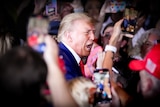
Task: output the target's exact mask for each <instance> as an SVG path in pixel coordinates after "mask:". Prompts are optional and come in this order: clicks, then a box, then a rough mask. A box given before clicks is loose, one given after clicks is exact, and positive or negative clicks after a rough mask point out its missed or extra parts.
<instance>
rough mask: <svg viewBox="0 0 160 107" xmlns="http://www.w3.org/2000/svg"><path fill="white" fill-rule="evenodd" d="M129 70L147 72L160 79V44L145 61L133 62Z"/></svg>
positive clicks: (154, 47)
mask: <svg viewBox="0 0 160 107" xmlns="http://www.w3.org/2000/svg"><path fill="white" fill-rule="evenodd" d="M129 68H130V69H131V70H133V71H140V70H146V71H147V72H149V73H150V74H152V75H153V76H155V77H157V78H158V79H160V44H156V45H154V46H153V47H152V49H151V50H150V51H149V52H148V53H147V54H146V56H145V58H144V59H143V60H132V61H131V62H130V63H129Z"/></svg>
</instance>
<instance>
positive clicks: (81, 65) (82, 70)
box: [79, 60, 85, 76]
mask: <svg viewBox="0 0 160 107" xmlns="http://www.w3.org/2000/svg"><path fill="white" fill-rule="evenodd" d="M79 65H80V68H81V72H82V75H83V76H85V72H84V64H83V61H82V60H81V61H80V62H79Z"/></svg>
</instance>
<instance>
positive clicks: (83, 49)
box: [70, 20, 95, 57]
mask: <svg viewBox="0 0 160 107" xmlns="http://www.w3.org/2000/svg"><path fill="white" fill-rule="evenodd" d="M94 31H95V28H94V26H93V24H91V23H89V22H87V21H85V20H77V21H75V22H74V25H73V29H72V30H71V32H70V36H71V41H70V42H71V43H70V45H71V47H72V49H73V50H74V51H75V52H76V53H77V54H78V55H79V56H80V57H82V56H88V55H89V53H90V51H91V48H92V45H93V40H94V36H95V35H94Z"/></svg>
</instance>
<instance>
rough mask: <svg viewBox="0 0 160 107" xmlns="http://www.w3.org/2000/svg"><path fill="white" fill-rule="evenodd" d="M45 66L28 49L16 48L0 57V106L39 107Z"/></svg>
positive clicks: (41, 60)
mask: <svg viewBox="0 0 160 107" xmlns="http://www.w3.org/2000/svg"><path fill="white" fill-rule="evenodd" d="M46 76H47V66H46V63H45V62H44V60H43V58H42V56H41V55H40V54H38V53H37V52H35V51H34V50H32V49H31V48H30V47H27V46H26V47H16V48H13V49H11V50H10V51H8V52H7V53H6V54H5V55H3V56H1V57H0V100H1V102H0V105H3V104H4V105H5V107H9V106H15V107H32V106H34V107H39V103H40V89H41V86H42V85H43V84H45V83H46Z"/></svg>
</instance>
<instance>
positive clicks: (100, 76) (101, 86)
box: [93, 69, 112, 104]
mask: <svg viewBox="0 0 160 107" xmlns="http://www.w3.org/2000/svg"><path fill="white" fill-rule="evenodd" d="M93 82H94V83H95V84H96V86H97V90H96V94H95V104H103V103H108V102H110V101H111V100H112V94H111V89H110V81H109V71H108V69H98V70H95V72H94V74H93Z"/></svg>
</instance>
